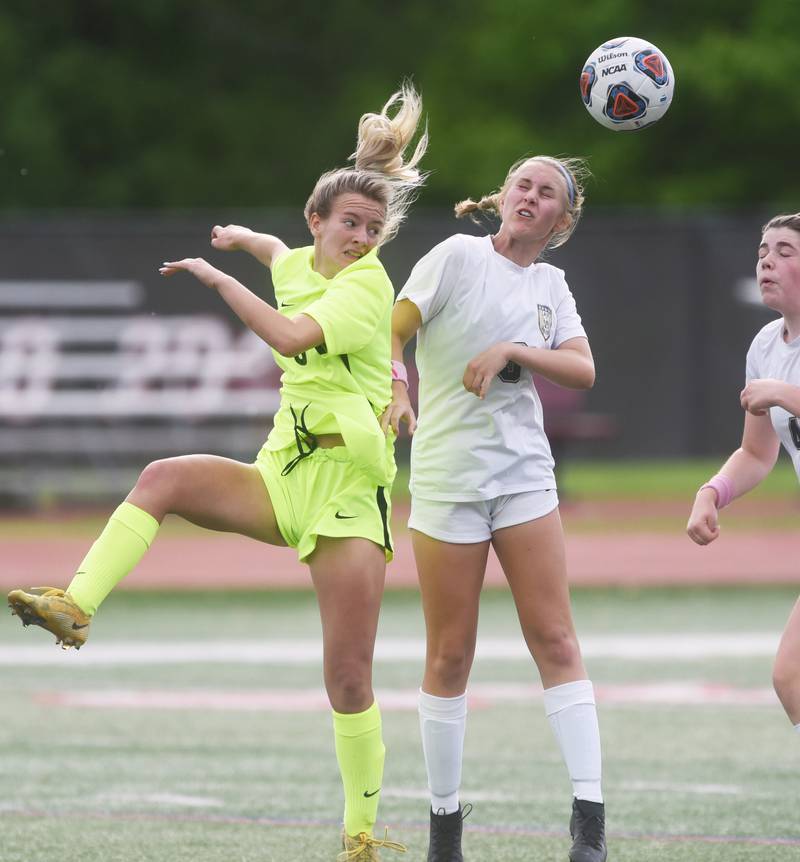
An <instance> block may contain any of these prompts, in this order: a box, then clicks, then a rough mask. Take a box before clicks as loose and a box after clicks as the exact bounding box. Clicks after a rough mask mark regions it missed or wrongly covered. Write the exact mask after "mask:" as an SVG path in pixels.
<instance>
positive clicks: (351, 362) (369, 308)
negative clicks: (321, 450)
mask: <svg viewBox="0 0 800 862" xmlns="http://www.w3.org/2000/svg"><path fill="white" fill-rule="evenodd" d="M313 261H314V248H313V246H307V247H304V248H297V249H293V250H291V251H287V252H284V253H283V254H282V255H281V256H280V257H279V258H278V259H277V260H276V261H275V262H274V263H273V265H272V281H273V285H274V287H275V299H276V303H277V306H278V310H279V311H280V312H281V314H283V315H285V316H287V317H295V316H296V315H298V314H307V315H308V316H309V317H311V318H313V319H314V320H315V321H316V322H317V323H318V324H319V325H320V327H321V328H322V332H323V334H324V337H325V341H324V343H323V344H320V345H318V346H317V347H316V348H312V349H310V350H307V351H305V352H304V353H301V354H299V355H298V356H293V357H291V356H290V357H286V356H282V355H281V354H279V353H278V352H277V351H275V350H273V355H274V357H275V361H276V363H277V364H278V365H279V367H280V368H282V369H283V375H282V376H281V391H280V394H281V404H280V408H279V409H278V412H277V413H276V414H275V418H274V427H273V429H272V431H271V432H270V434H269V437H268V438H267V442H266V443H265V444H264V448H266V449H268V450H271V451H275V450H278V449H285V448H287V447H289V446H293V445H295V443H296V436H295V427H296V423H297V421H298V420H299V419H300V417H301V416H302V422H303V425H304V428H305V429H306V430H307V431H308V432H310V433H311V434H337V433H338V434H341V435H342V437H344V441H345V445H346V446H347V448H348V449H349V450H350V453H351V456H352V458H353V460H354V461H356V462H357V463H359V464H360V466H362V467H363V468H364V469H365V470H367V472H369V473H370V474H372V475H374V477H375V479H376V481H378V482H379V483H380V484H386V485H388V484H390V483H391V481H392V479H393V478H394V472H395V467H394V457H393V445H392V444H393V440H387V438H386V436H385V435H384V433H383V431H381V428H380V424H379V422H378V417H379V416H380V415H381V413H383V411H384V410H385V409H386V406H387V405H388V404H389V402H390V401H391V399H392V384H391V376H392V372H391V315H392V305H393V303H394V291H393V290H392V284H391V282H390V281H389V276H388V275H387V274H386V270H385V269H384V268H383V265H382V264H381V262H380V261H379V260H378V255H377V249H373V250H372V251H370V252H369V253H368V254H365V255H364V257H362V258H361V259H360V260H357V261H355V262H354V263H351V264H350V265H349V266H347V267H345V268H344V269H343V270H342V271H341V272H339V273H337V274H336V275H335V276H334V277H333V278H330V279H328V278H325V277H324V276H322V275H320V273H318V272H316V271H315V270H314V269H313V268H312V266H313ZM292 411H294V414H293V413H292Z"/></svg>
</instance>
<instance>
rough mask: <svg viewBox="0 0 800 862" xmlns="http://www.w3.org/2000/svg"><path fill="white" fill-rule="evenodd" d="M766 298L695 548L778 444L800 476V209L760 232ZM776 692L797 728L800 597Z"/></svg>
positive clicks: (768, 464) (712, 534)
mask: <svg viewBox="0 0 800 862" xmlns="http://www.w3.org/2000/svg"><path fill="white" fill-rule="evenodd" d="M756 276H757V279H758V286H759V288H760V289H761V299H762V302H763V303H764V305H766V306H767V308H771V309H772V310H773V311H777V312H779V314H780V315H781V316H780V317H779V318H778V319H777V320H773V321H772V322H771V323H768V324H767V325H766V326H765V327H764V328H763V329H762V330H761V331H760V332H759V333H758V334H757V335H756V337H755V338H754V339H753V343H752V344H751V345H750V350H749V351H748V352H747V365H746V372H745V375H746V377H745V382H746V385H745V388H744V389H743V390H742V392H741V396H740V400H741V404H742V408H743V409H744V410H745V414H744V432H743V434H742V445H741V446H740V447H739V448H738V449H737V450H736V451H735V452H734V453H733V454H732V455H731V456H730V458H728V460H727V461H726V462H725V464H724V465H723V466H722V468H721V470H720V471H719V473H717V475H716V476H713V477H712V478H711V479H709V481H708V482H706V484H705V485H703V486H702V487H701V488H700V490H699V491H698V492H697V496H696V497H695V501H694V506H693V507H692V513H691V515H690V516H689V523H688V525H687V527H686V531H687V532H688V534H689V536H690V537H691V538H692V540H693V541H695V542H697V544H698V545H708V544H709V543H710V542H713V541H714V540H715V539H716V538H718V536H719V510H720V509H722V508H723V507H724V506H726V505H727V504H728V503H730V502H731V500H733V499H734V498H735V497H741V496H742V495H743V494H746V493H747V492H748V491H750V490H752V489H753V488H755V487H756V485H758V484H759V482H761V481H762V480H763V479H765V478H766V476H767V475H768V474H769V472H770V471H771V470H772V468H773V467H774V466H775V462H776V460H777V458H778V452H779V451H780V447H781V444H783V447H784V448H785V449H786V451H787V452H788V453H789V456H790V457H791V459H792V463H793V464H794V469H795V471H796V472H797V474H798V477H800V425H799V424H798V422H799V421H800V420H798V417H800V213H795V214H794V215H779V216H775V218H773V219H770V221H768V222H767V223H766V224H765V225H764V227H763V229H762V236H761V243H760V245H759V246H758V262H757V264H756ZM772 680H773V684H774V685H775V692H776V693H777V695H778V697H779V698H780V701H781V703H782V704H783V708H784V709H785V710H786V714H787V715H788V716H789V720H790V721H791V722H792V724H793V725H794V728H795V730H796V731H797V732H798V733H800V600H798V602H797V603H796V604H795V606H794V610H793V611H792V613H791V615H790V616H789V621H788V623H787V624H786V628H785V629H784V632H783V637H782V638H781V642H780V646H779V647H778V654H777V655H776V657H775V665H774V668H773V673H772Z"/></svg>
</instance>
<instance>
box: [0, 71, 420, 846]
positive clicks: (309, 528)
mask: <svg viewBox="0 0 800 862" xmlns="http://www.w3.org/2000/svg"><path fill="white" fill-rule="evenodd" d="M421 112H422V104H421V100H420V97H419V95H418V94H417V93H416V91H415V90H414V89H413V87H411V86H410V85H405V86H404V87H403V88H402V90H401V91H399V92H397V93H395V94H394V95H393V96H392V97H391V99H390V100H389V101H388V102H387V103H386V105H385V106H384V108H383V110H382V112H381V113H379V114H365V115H364V116H363V117H362V118H361V121H360V123H359V132H358V144H357V148H356V151H355V153H354V154H353V156H351V159H352V160H353V162H354V166H353V167H348V168H341V169H338V170H334V171H330V172H328V173H325V174H323V175H322V176H321V177H320V179H319V180H318V182H317V184H316V186H315V188H314V191H313V192H312V194H311V196H310V197H309V199H308V202H307V204H306V207H305V217H306V221H307V224H308V227H309V230H310V232H311V235H312V237H313V245H310V246H307V247H303V248H296V249H289V248H288V247H287V246H286V245H285V244H284V243H283V242H282V241H281V240H280V239H278V238H277V237H274V236H268V235H264V234H256V233H253V232H252V231H250V230H248V229H247V228H243V227H240V226H236V225H228V226H227V227H220V226H217V227H215V228H214V229H213V231H212V234H211V244H212V246H214V247H215V248H217V249H221V250H225V251H233V250H237V249H238V250H242V251H246V252H249V253H250V254H252V255H254V256H255V257H256V258H257V259H258V260H259V261H261V262H262V263H263V264H264V265H265V266H267V267H269V268H270V269H271V271H272V280H273V284H274V287H275V296H276V302H277V303H278V307H279V308H280V311H278V310H276V309H275V308H273V307H271V306H270V305H269V304H267V303H266V302H264V301H263V300H261V299H260V298H258V297H257V296H256V295H255V294H254V293H251V292H250V291H249V290H248V289H247V288H246V287H245V286H244V285H242V284H240V283H239V282H237V281H236V280H235V279H233V278H231V277H230V276H228V275H226V274H225V273H223V272H221V271H220V270H218V269H216V268H215V267H213V266H211V265H210V264H208V263H207V262H206V261H205V260H203V259H201V258H186V259H184V260H177V261H172V262H167V263H165V264H164V265H163V266H162V268H161V270H160V271H161V273H162V274H163V275H165V276H174V275H176V274H178V273H181V272H187V273H190V274H191V275H193V276H194V277H195V278H197V279H198V280H199V281H200V282H201V283H202V284H203V285H205V286H206V287H207V288H209V289H211V290H214V291H216V292H217V293H218V294H219V296H220V297H221V298H222V300H223V301H224V302H226V303H227V304H228V305H229V306H230V307H231V309H233V311H234V312H235V313H236V314H237V315H238V317H239V318H240V319H241V320H242V322H243V323H245V324H246V325H247V326H248V327H249V328H250V329H252V330H253V332H255V333H256V334H257V335H259V336H260V337H261V338H263V340H264V341H265V342H266V343H267V344H269V345H270V347H272V348H273V353H274V356H275V359H276V361H277V363H278V365H279V366H280V367H281V368H282V369H283V376H282V378H281V384H282V385H281V402H280V408H279V410H278V412H277V414H276V415H275V417H274V427H273V430H272V431H271V432H270V434H269V436H268V438H267V441H266V443H265V444H264V446H263V448H262V449H261V451H260V452H259V453H258V456H257V458H256V460H255V462H254V463H252V464H244V463H239V462H237V461H232V460H229V459H226V458H220V457H217V456H213V455H188V456H182V457H178V458H168V459H165V460H161V461H155V462H153V463H152V464H149V465H148V466H147V467H146V468H145V469H144V471H143V472H142V474H141V476H140V477H139V480H138V482H137V483H136V486H135V487H134V489H133V490H132V491H131V493H130V494H129V495H128V497H127V498H126V500H125V502H123V503H122V504H121V505H120V506H119V508H118V509H117V510H116V511H115V512H114V514H113V515H112V516H111V519H110V520H109V522H108V524H107V526H106V527H105V529H104V530H103V532H102V533H101V535H100V537H99V538H98V539H97V541H96V542H95V543H94V545H93V546H92V547H91V549H90V550H89V552H88V554H87V555H86V557H85V558H84V560H83V562H82V563H81V564H80V566H79V567H78V570H77V573H76V574H75V576H74V577H73V579H72V581H71V582H70V584H69V586H68V587H67V589H66V591H64V590H61V589H43V590H39V591H31V592H23V591H21V590H14V591H12V592H11V593H10V594H9V604H10V606H11V608H12V610H13V612H14V613H16V614H17V615H18V616H19V617H20V618H21V619H22V621H23V623H24V624H25V625H28V624H35V625H39V626H42V627H43V628H45V629H47V630H48V631H50V632H52V633H53V634H55V636H56V640H57V641H58V642H60V643H61V644H62V645H63V646H65V647H69V646H75V647H80V646H81V645H82V644H83V643H84V642H85V641H86V637H87V635H88V632H89V626H90V623H91V620H92V617H93V616H94V614H95V612H96V611H97V609H98V607H99V606H100V604H101V602H102V601H103V600H104V599H105V597H106V596H107V595H108V593H110V592H111V590H112V589H113V588H114V586H115V585H116V584H117V583H118V582H119V581H120V580H121V579H122V578H123V577H125V575H127V574H128V573H129V572H130V571H131V570H132V569H133V568H134V567H135V566H136V564H137V563H138V561H139V560H140V558H141V557H142V555H143V554H144V553H145V551H146V550H147V549H148V548H149V546H150V544H151V543H152V541H153V539H154V538H155V536H156V533H157V531H158V528H159V525H160V523H161V521H162V519H163V518H164V516H165V515H167V514H170V513H172V514H177V515H180V516H182V517H183V518H186V519H187V520H188V521H191V522H192V523H194V524H198V525H199V526H201V527H205V528H207V529H212V530H222V531H226V532H234V533H240V534H242V535H245V536H249V537H250V538H253V539H257V540H259V541H262V542H266V543H268V544H271V545H290V546H291V547H293V548H296V549H297V553H298V556H299V558H300V560H302V561H304V562H306V563H307V564H308V566H309V568H310V571H311V579H312V581H313V584H314V588H315V590H316V594H317V599H318V602H319V607H320V615H321V619H322V631H323V648H324V658H323V662H324V677H325V685H326V689H327V692H328V696H329V698H330V703H331V707H332V709H333V725H334V737H335V747H336V755H337V759H338V762H339V768H340V772H341V776H342V783H343V786H344V795H345V809H344V829H343V834H342V843H343V851H342V853H341V854H340V856H339V858H340V859H343V860H345V859H346V860H358V862H369V860H376V859H378V854H379V849H378V848H379V847H386V848H389V849H395V850H402V849H404V848H403V847H402V845H399V844H396V843H394V842H391V841H389V840H388V839H387V838H386V837H385V836H384V837H383V838H378V837H375V836H374V834H373V827H374V824H375V820H376V816H377V809H378V801H379V798H380V789H381V784H382V775H383V762H384V745H383V741H382V730H381V716H380V711H379V708H378V704H377V703H376V701H375V697H374V694H373V690H372V659H373V649H374V643H375V634H376V629H377V624H378V611H379V606H380V602H381V597H382V594H383V586H384V576H385V570H386V562H387V560H389V559H391V556H392V540H391V534H390V530H389V517H390V497H389V495H390V490H391V485H392V481H393V479H394V475H395V463H394V437H393V435H392V434H388V435H387V434H386V433H385V432H384V430H383V429H382V428H381V426H380V423H379V418H378V417H379V416H380V415H381V413H382V412H383V410H384V409H385V407H386V406H387V404H388V403H389V402H390V400H391V313H392V303H393V301H394V291H393V289H392V285H391V283H390V281H389V278H388V276H387V274H386V272H385V270H384V268H383V266H382V264H381V262H380V260H379V259H378V248H379V246H380V245H381V244H383V243H386V242H388V241H389V240H390V239H391V238H392V237H393V236H394V235H395V233H396V232H397V230H398V228H399V227H400V225H401V223H402V221H403V219H404V218H405V215H406V213H407V210H408V207H409V206H410V204H411V202H412V199H413V196H414V194H415V191H416V189H417V188H419V186H420V185H421V184H422V182H423V181H424V176H423V175H422V174H421V173H420V171H419V168H418V164H419V161H420V159H421V157H422V155H423V153H424V152H425V148H426V146H427V135H426V134H424V135H423V136H422V137H420V138H419V140H418V142H417V145H416V147H415V149H414V150H413V153H412V154H411V157H410V158H409V160H408V161H405V159H404V153H405V152H406V150H407V148H408V147H409V145H410V143H411V141H412V139H413V138H414V136H415V135H416V132H417V129H418V125H419V122H420V119H421ZM187 564H189V565H190V564H191V563H190V561H187Z"/></svg>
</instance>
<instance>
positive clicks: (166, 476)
mask: <svg viewBox="0 0 800 862" xmlns="http://www.w3.org/2000/svg"><path fill="white" fill-rule="evenodd" d="M177 462H178V459H177V458H162V459H161V460H159V461H151V462H150V463H149V464H148V465H147V466H146V467H145V468H144V470H142V472H141V473H140V474H139V478H138V480H137V482H136V487H135V489H134V491H135V493H136V495H137V497H140V498H142V497H143V498H145V499H147V500H148V501H149V500H153V501H155V500H157V501H159V503H160V504H161V505H162V507H163V508H165V509H168V508H169V507H170V505H171V504H172V502H173V501H174V499H175V496H176V493H177V492H178V491H179V490H180V486H181V475H180V474H181V469H180V466H179V464H178V463H177Z"/></svg>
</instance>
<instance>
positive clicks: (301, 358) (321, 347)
mask: <svg viewBox="0 0 800 862" xmlns="http://www.w3.org/2000/svg"><path fill="white" fill-rule="evenodd" d="M314 350H316V351H317V353H319V355H320V356H324V355H325V354H326V353H327V352H328V348H327V347H326V345H325V342H324V341H323V342H322V344H318V345H317V346H316V347H315V348H314ZM294 361H295V362H296V363H297V364H298V365H308V356H306V351H305V350H304V351H303V352H302V353H298V354H297V356H295V358H294Z"/></svg>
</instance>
